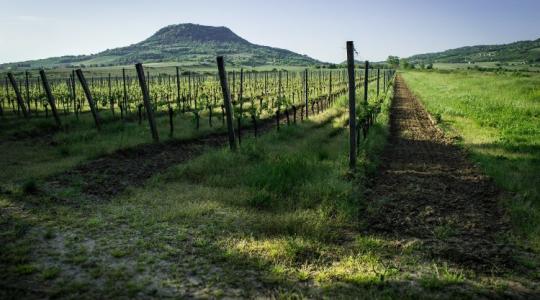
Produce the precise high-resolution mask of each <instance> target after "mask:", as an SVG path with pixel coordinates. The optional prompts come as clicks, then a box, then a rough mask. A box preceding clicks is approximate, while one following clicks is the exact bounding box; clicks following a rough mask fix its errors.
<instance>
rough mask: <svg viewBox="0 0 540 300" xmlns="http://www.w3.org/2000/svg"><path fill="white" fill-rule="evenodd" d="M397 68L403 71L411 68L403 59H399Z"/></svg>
mask: <svg viewBox="0 0 540 300" xmlns="http://www.w3.org/2000/svg"><path fill="white" fill-rule="evenodd" d="M399 66H400V67H401V68H403V69H410V68H411V64H410V63H409V61H408V60H407V59H405V58H401V59H400V60H399Z"/></svg>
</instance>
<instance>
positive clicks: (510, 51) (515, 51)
mask: <svg viewBox="0 0 540 300" xmlns="http://www.w3.org/2000/svg"><path fill="white" fill-rule="evenodd" d="M409 60H410V62H412V63H469V62H471V63H475V62H524V63H530V64H532V63H538V62H540V39H536V40H534V41H519V42H514V43H510V44H502V45H479V46H467V47H461V48H456V49H450V50H446V51H442V52H435V53H426V54H418V55H413V56H411V57H410V58H409Z"/></svg>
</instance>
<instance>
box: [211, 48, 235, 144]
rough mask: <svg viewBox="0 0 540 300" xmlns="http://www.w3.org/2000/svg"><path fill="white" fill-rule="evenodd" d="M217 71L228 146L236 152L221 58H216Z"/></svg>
mask: <svg viewBox="0 0 540 300" xmlns="http://www.w3.org/2000/svg"><path fill="white" fill-rule="evenodd" d="M216 61H217V65H218V71H219V81H220V83H221V90H222V92H223V103H224V105H225V112H226V115H227V129H228V131H229V145H230V147H231V150H236V142H235V138H234V128H233V120H232V110H233V108H232V106H231V93H230V91H229V85H228V84H227V72H226V71H225V65H224V62H223V56H218V57H217V58H216Z"/></svg>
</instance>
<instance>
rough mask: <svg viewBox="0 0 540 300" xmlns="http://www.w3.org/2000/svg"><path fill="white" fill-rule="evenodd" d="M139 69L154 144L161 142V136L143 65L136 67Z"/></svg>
mask: <svg viewBox="0 0 540 300" xmlns="http://www.w3.org/2000/svg"><path fill="white" fill-rule="evenodd" d="M135 69H137V77H139V85H140V86H141V91H142V94H143V102H144V109H145V110H146V116H147V117H148V123H149V124H150V131H151V132H152V139H153V140H154V142H156V143H157V142H159V135H158V132H157V128H156V121H155V120H154V110H153V109H152V104H151V103H150V94H149V93H148V85H146V79H145V78H144V69H143V66H142V64H141V63H138V64H136V65H135Z"/></svg>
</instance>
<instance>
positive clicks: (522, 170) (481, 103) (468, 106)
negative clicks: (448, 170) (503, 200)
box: [403, 71, 540, 249]
mask: <svg viewBox="0 0 540 300" xmlns="http://www.w3.org/2000/svg"><path fill="white" fill-rule="evenodd" d="M403 76H404V78H405V80H406V81H407V84H408V85H409V86H410V87H411V88H412V90H413V91H414V93H415V94H417V95H418V96H420V99H421V100H422V101H423V102H424V104H425V105H426V108H427V109H428V110H429V111H430V112H431V114H432V115H434V116H435V118H436V119H437V122H439V123H441V126H442V127H444V128H447V129H448V130H449V131H451V132H453V134H456V133H457V134H459V135H460V139H461V144H462V145H463V146H464V147H466V148H467V149H468V150H469V151H470V152H471V153H472V158H473V159H474V160H475V161H477V162H478V163H480V165H481V166H482V167H483V169H484V170H485V172H486V173H487V174H488V175H490V176H491V177H493V178H494V180H495V181H496V182H497V183H498V184H499V185H500V186H501V187H503V188H505V189H507V190H510V191H512V192H515V193H517V195H516V196H514V197H513V198H512V199H508V205H509V209H510V214H511V215H512V219H513V222H514V224H515V227H516V232H517V233H519V234H520V235H522V236H526V237H527V239H528V241H527V242H528V243H530V244H532V245H533V246H534V247H536V248H537V249H540V221H538V220H539V219H538V215H540V177H539V176H538V174H540V164H539V162H540V119H539V118H538V115H539V114H540V104H539V103H540V102H539V101H538V100H539V99H540V89H538V86H540V76H539V75H534V76H527V77H523V76H520V75H519V74H518V73H500V74H494V73H488V72H483V73H478V72H465V71H463V72H456V71H454V72H405V73H404V74H403ZM486 87H489V88H486Z"/></svg>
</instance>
